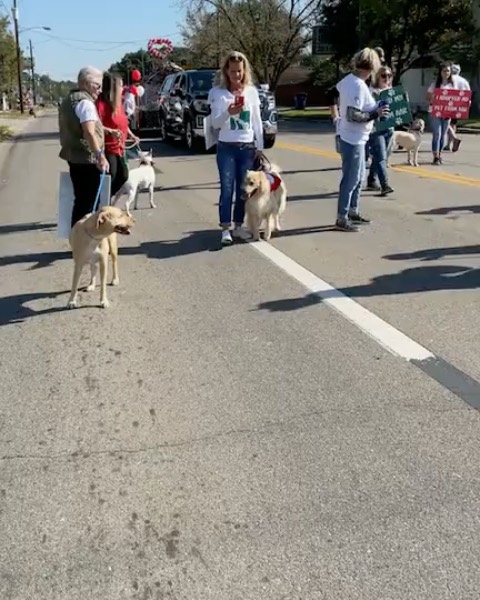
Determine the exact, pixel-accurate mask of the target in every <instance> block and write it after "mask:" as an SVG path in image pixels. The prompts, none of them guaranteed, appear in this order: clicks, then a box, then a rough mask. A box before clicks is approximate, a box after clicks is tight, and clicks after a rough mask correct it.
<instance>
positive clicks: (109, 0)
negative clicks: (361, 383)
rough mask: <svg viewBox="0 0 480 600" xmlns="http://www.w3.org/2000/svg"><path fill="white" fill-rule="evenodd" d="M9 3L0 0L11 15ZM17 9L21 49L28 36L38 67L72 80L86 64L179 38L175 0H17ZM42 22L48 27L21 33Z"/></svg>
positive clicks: (106, 62) (0, 5)
mask: <svg viewBox="0 0 480 600" xmlns="http://www.w3.org/2000/svg"><path fill="white" fill-rule="evenodd" d="M11 4H12V0H3V1H2V0H0V11H1V12H2V13H3V14H7V12H9V13H10V14H11ZM18 9H19V23H20V32H21V33H20V41H21V46H22V48H23V49H25V50H26V49H27V47H28V40H29V39H31V40H32V44H33V48H34V56H35V59H36V70H37V72H38V73H40V74H43V73H48V74H49V75H50V76H51V77H52V78H53V79H57V80H58V79H72V80H75V79H76V75H77V73H78V70H79V69H80V68H81V67H82V66H86V65H94V66H97V67H98V68H107V67H109V66H110V65H111V64H112V63H113V62H115V61H116V60H118V59H120V58H121V57H122V56H123V55H124V54H125V53H126V52H134V51H135V50H138V49H139V48H140V47H143V48H146V45H147V42H148V40H149V39H150V38H152V37H153V38H154V37H168V38H170V39H171V40H172V41H173V43H174V44H178V43H180V42H181V36H180V34H179V23H181V21H182V10H181V3H180V1H179V0H147V1H145V2H142V1H141V0H140V1H138V0H137V1H136V0H79V1H74V0H18ZM42 25H45V26H48V27H51V28H52V30H51V31H50V32H40V31H24V32H23V33H22V29H26V28H29V27H36V26H42ZM77 40H78V41H77Z"/></svg>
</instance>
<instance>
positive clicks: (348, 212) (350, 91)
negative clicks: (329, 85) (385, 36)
mask: <svg viewBox="0 0 480 600" xmlns="http://www.w3.org/2000/svg"><path fill="white" fill-rule="evenodd" d="M379 68H380V59H379V57H378V54H377V53H376V52H375V50H373V49H372V48H364V49H363V50H361V51H360V52H358V53H357V54H356V55H355V56H354V57H353V72H352V73H350V75H347V76H346V77H344V78H343V79H342V80H341V81H340V82H339V83H338V84H337V89H338V92H339V94H340V120H339V124H338V134H339V135H340V154H341V156H342V180H341V182H340V190H339V194H338V207H337V221H336V228H337V229H338V230H339V231H358V227H357V225H362V224H365V223H369V222H370V220H369V219H367V218H366V217H365V216H363V215H361V214H360V211H359V201H360V192H361V189H362V181H363V177H364V175H365V145H366V143H367V141H368V138H369V137H370V132H371V131H372V127H373V122H374V121H375V120H376V119H378V117H380V116H384V115H385V116H386V115H387V114H388V112H389V110H388V106H382V107H381V108H379V107H378V104H377V102H376V100H375V99H374V98H373V96H372V94H371V92H370V90H369V88H368V86H367V84H366V83H365V82H366V81H367V79H369V78H370V77H371V76H372V75H373V74H374V73H376V72H377V71H378V69H379Z"/></svg>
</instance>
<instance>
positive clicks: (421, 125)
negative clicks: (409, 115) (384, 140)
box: [387, 119, 425, 167]
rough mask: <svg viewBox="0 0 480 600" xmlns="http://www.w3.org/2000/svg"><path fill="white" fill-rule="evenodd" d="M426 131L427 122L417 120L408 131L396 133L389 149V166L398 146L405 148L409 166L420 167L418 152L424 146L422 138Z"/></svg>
mask: <svg viewBox="0 0 480 600" xmlns="http://www.w3.org/2000/svg"><path fill="white" fill-rule="evenodd" d="M424 131H425V121H424V120H423V119H415V121H414V122H413V123H412V125H411V127H410V129H409V130H408V131H395V132H394V133H393V135H392V137H391V139H390V143H389V144H388V148H387V166H390V156H391V154H392V152H393V150H394V149H395V148H396V147H397V146H401V147H402V148H405V150H406V151H407V153H408V159H407V160H408V164H409V165H411V166H412V167H418V152H419V150H420V146H421V145H422V136H423V132H424Z"/></svg>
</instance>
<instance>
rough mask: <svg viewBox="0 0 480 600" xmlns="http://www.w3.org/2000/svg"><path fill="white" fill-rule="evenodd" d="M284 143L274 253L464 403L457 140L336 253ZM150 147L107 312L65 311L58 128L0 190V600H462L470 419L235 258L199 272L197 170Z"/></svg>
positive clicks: (206, 164)
mask: <svg viewBox="0 0 480 600" xmlns="http://www.w3.org/2000/svg"><path fill="white" fill-rule="evenodd" d="M286 129H287V131H285V132H284V133H283V134H282V135H281V136H280V138H279V143H278V146H277V147H276V148H275V149H274V150H273V151H272V152H271V153H270V155H271V156H272V158H273V159H275V161H276V162H278V163H280V165H281V166H282V167H283V169H284V171H285V178H286V182H287V185H288V188H289V204H288V207H287V213H286V215H285V220H284V225H285V231H284V232H283V234H282V235H281V236H279V237H277V238H275V239H273V240H272V245H273V246H274V247H275V248H277V249H279V250H281V251H282V252H283V253H284V254H285V255H287V256H288V257H290V258H292V259H294V260H295V261H296V262H297V263H299V264H300V265H301V266H303V267H306V268H307V269H309V270H310V271H311V272H312V273H313V274H315V275H317V276H319V277H321V278H323V279H324V280H326V281H328V282H329V283H330V284H332V285H333V286H334V287H335V288H337V289H338V290H340V291H342V292H344V293H345V294H346V295H347V296H349V297H351V298H353V299H354V300H356V301H357V302H358V303H359V304H360V305H361V306H364V307H366V308H368V309H369V310H370V311H371V312H372V313H374V314H375V315H378V316H379V317H381V318H382V319H384V320H385V321H387V322H388V323H389V324H391V325H393V326H394V327H395V328H398V329H399V330H400V331H401V332H403V333H405V334H406V335H408V336H409V337H410V338H411V339H413V340H414V341H416V342H418V343H419V344H422V345H423V346H424V347H425V348H428V349H429V350H430V351H431V352H433V353H434V354H435V356H438V357H439V358H440V359H441V360H442V361H444V363H445V364H447V365H449V366H450V367H451V368H454V369H456V370H457V371H458V372H459V373H460V375H459V376H460V378H461V377H462V376H463V377H465V378H469V379H470V380H471V381H473V382H475V383H478V382H479V381H480V360H479V341H478V340H479V334H480V324H479V319H478V314H479V312H478V309H479V300H478V287H479V285H480V275H479V270H478V264H479V262H478V261H479V250H480V247H479V245H478V239H479V238H478V236H479V218H480V208H479V205H478V192H479V189H478V188H479V187H480V176H479V175H478V173H479V167H480V164H479V163H480V158H479V156H480V154H479V152H478V144H479V143H480V141H478V138H476V137H472V138H467V137H465V139H464V142H463V145H462V148H461V151H460V152H459V153H458V154H457V155H451V156H446V160H447V164H446V165H445V166H443V167H441V168H437V169H435V168H434V167H432V166H430V165H428V164H425V165H422V167H421V168H420V169H419V170H417V171H415V170H414V169H408V168H405V167H403V166H400V167H398V168H396V169H392V171H391V179H392V184H393V186H394V187H395V189H396V190H397V191H396V193H395V194H394V195H393V196H392V197H391V198H389V199H384V198H379V197H378V196H377V197H375V195H374V194H373V195H366V194H365V195H364V197H363V200H362V201H363V209H364V210H365V212H367V213H368V214H369V215H370V216H371V217H372V218H373V219H374V222H373V223H372V225H371V226H369V227H367V228H365V230H364V231H363V232H362V233H361V234H355V235H354V234H342V233H338V232H334V231H331V225H332V223H333V220H334V216H335V202H336V200H335V195H336V189H337V186H338V178H339V170H338V169H339V161H338V157H337V156H336V155H335V153H334V151H333V140H332V139H331V135H330V134H325V133H322V132H321V131H315V129H314V128H311V129H309V130H304V129H295V127H287V128H286ZM427 139H428V138H427ZM427 144H428V142H426V144H425V145H426V146H427ZM149 145H150V144H149V142H148V141H145V142H144V147H145V148H148V147H149ZM152 146H153V148H154V151H155V154H156V155H157V157H158V158H157V166H158V167H159V168H160V169H161V170H162V171H163V173H161V174H159V176H158V190H157V192H156V195H155V201H156V203H157V205H158V208H157V210H151V209H150V208H148V200H147V196H145V195H143V196H142V197H141V202H140V205H141V209H140V210H139V211H137V213H136V215H135V217H136V221H137V222H136V226H135V231H134V235H132V236H131V237H129V238H122V239H121V240H120V245H121V257H120V259H121V260H120V278H121V285H120V287H119V288H111V289H109V299H110V301H111V304H112V306H111V308H110V309H108V310H102V309H100V308H98V307H97V305H98V299H99V292H98V291H97V292H95V293H94V294H82V298H81V304H82V307H81V308H80V309H77V310H74V311H68V310H66V308H65V307H66V303H67V299H68V293H69V286H70V282H71V275H72V262H71V258H70V253H69V250H68V245H67V244H66V242H64V241H62V240H58V239H57V238H56V235H55V219H56V193H57V186H58V172H59V171H60V170H61V169H64V165H63V163H62V162H61V161H60V160H59V159H58V158H57V154H58V140H57V134H56V118H55V117H52V116H50V117H48V116H47V117H43V118H39V119H37V120H36V121H34V122H32V123H31V124H30V125H29V129H28V130H27V133H26V134H24V137H23V138H22V139H20V140H19V141H18V142H17V144H16V145H15V146H14V147H13V149H12V151H11V153H10V154H9V156H8V158H7V161H6V163H5V165H4V169H3V174H2V182H3V183H2V187H1V189H0V201H1V203H2V211H1V217H0V234H1V235H0V274H1V276H0V341H1V343H0V367H1V374H2V376H1V379H0V465H1V470H0V530H1V532H2V535H1V536H0V598H1V599H2V600H67V599H68V600H99V599H102V600H126V599H129V600H130V599H131V600H149V599H153V600H165V599H168V600H200V599H201V600H209V599H212V600H410V599H412V600H444V599H452V600H453V599H455V600H459V599H461V600H470V599H471V600H477V598H478V595H479V594H478V590H479V588H480V572H479V570H478V563H479V559H480V503H479V500H478V498H479V497H480V467H479V461H478V440H479V439H480V415H479V414H478V411H477V410H475V409H473V408H472V407H471V406H470V405H468V404H467V403H466V402H464V401H463V400H462V398H461V396H460V395H459V394H457V393H453V392H452V391H450V390H449V389H448V386H447V385H443V384H442V382H441V381H440V382H439V381H438V380H436V379H435V376H434V375H433V374H432V373H430V374H429V373H428V372H425V371H423V370H422V369H420V368H418V367H417V365H415V364H413V363H411V362H408V361H407V360H403V359H401V358H399V357H397V356H394V355H392V354H391V353H390V352H388V351H387V350H386V349H384V348H383V347H382V346H380V345H379V344H378V343H376V342H375V340H373V339H371V338H370V337H369V336H367V335H365V333H364V332H363V331H361V330H360V329H359V328H358V327H356V326H355V325H354V324H352V323H351V322H349V321H348V320H347V319H345V318H343V317H342V315H341V314H339V313H337V312H335V311H334V310H332V309H331V308H330V307H329V306H327V305H326V304H325V303H323V302H320V301H318V299H314V298H311V297H309V295H308V294H307V293H306V291H305V289H304V288H303V287H302V286H301V285H300V284H299V283H298V282H297V281H295V280H294V279H292V278H291V277H290V276H289V275H288V274H287V273H285V272H284V271H282V270H281V269H279V268H278V267H277V266H276V265H274V264H272V263H271V262H269V261H268V260H267V259H266V258H265V257H264V256H262V255H261V254H260V253H259V252H257V251H256V249H255V248H254V247H253V245H251V244H237V245H235V246H233V247H231V248H227V249H223V250H221V251H218V240H219V233H218V230H217V227H216V224H217V207H216V202H217V198H218V184H217V173H216V168H215V160H214V157H213V156H212V155H190V154H188V153H187V152H186V151H184V150H182V148H181V146H179V145H178V144H173V145H160V144H155V143H152ZM429 156H430V155H429V154H428V153H426V152H425V153H422V159H423V161H424V162H425V163H426V162H427V161H428V160H429ZM403 158H404V155H403V154H396V155H395V158H394V160H393V161H392V162H393V163H401V162H402V160H403ZM87 275H88V274H87V273H85V275H84V281H86V280H87ZM440 379H441V378H440Z"/></svg>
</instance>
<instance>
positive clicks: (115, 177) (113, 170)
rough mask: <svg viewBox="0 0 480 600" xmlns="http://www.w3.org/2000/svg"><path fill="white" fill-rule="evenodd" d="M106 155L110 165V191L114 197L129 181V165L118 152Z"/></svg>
mask: <svg viewBox="0 0 480 600" xmlns="http://www.w3.org/2000/svg"><path fill="white" fill-rule="evenodd" d="M106 156H107V160H108V164H109V165H110V178H111V184H110V186H111V189H110V193H111V195H112V197H113V196H115V194H116V193H117V192H118V191H119V189H120V188H121V187H122V185H123V184H124V183H125V182H126V181H127V179H128V167H127V164H126V162H125V161H124V160H123V157H122V156H118V155H117V154H107V155H106Z"/></svg>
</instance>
